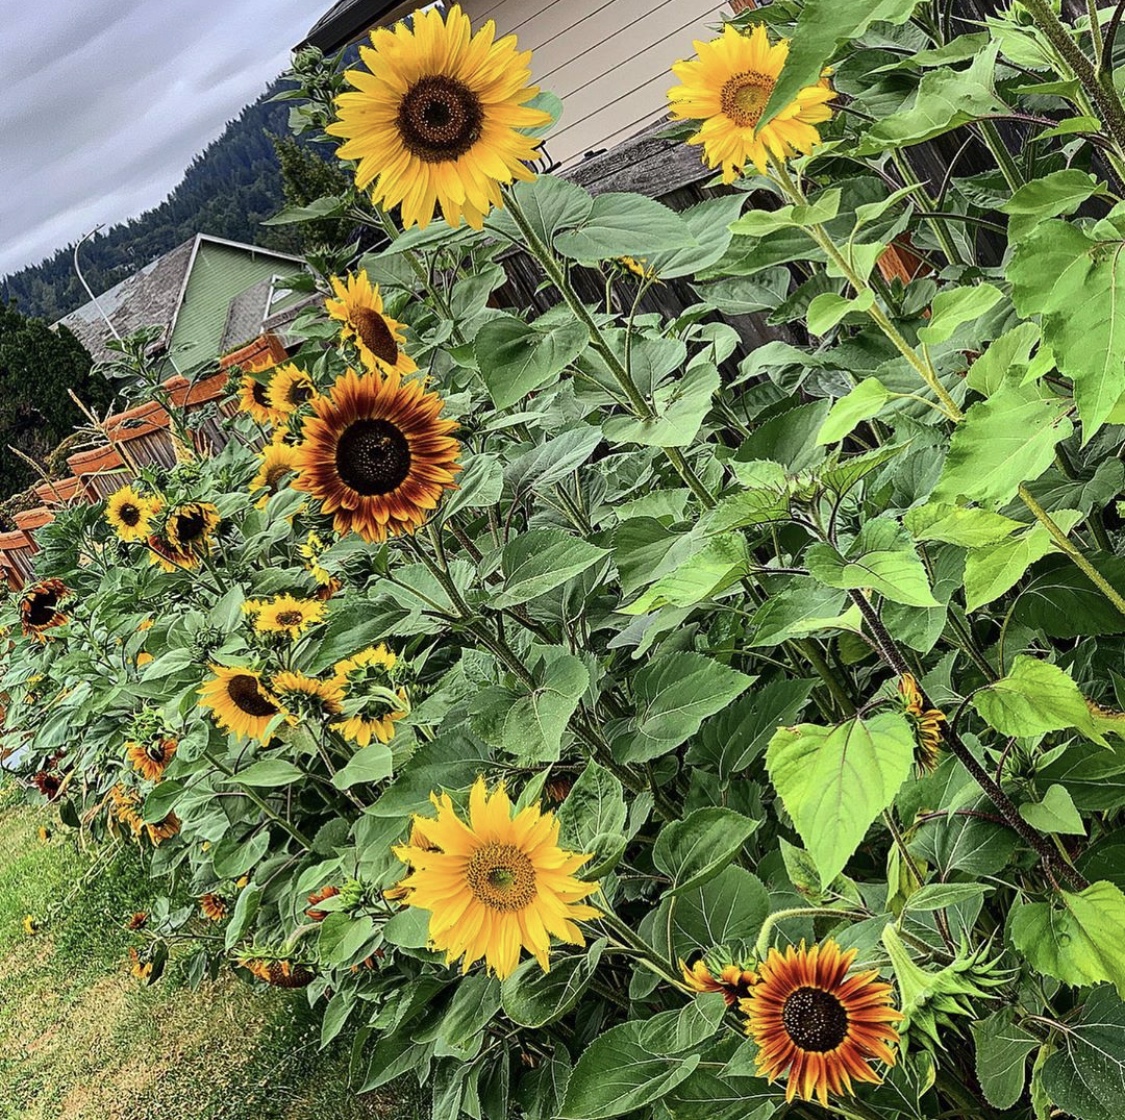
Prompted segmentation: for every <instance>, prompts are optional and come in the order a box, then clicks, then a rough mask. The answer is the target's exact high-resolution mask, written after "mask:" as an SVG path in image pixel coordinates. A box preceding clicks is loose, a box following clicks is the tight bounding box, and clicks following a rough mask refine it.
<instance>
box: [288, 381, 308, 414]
mask: <svg viewBox="0 0 1125 1120" xmlns="http://www.w3.org/2000/svg"><path fill="white" fill-rule="evenodd" d="M312 395H313V391H312V386H311V385H310V384H309V383H308V382H307V381H304V380H301V381H291V382H290V383H289V391H288V392H287V393H286V394H285V399H286V400H287V401H288V402H289V404H291V405H293V406H294V408H295V407H296V406H297V405H301V404H304V403H305V401H307V400H309V399H311V397H312Z"/></svg>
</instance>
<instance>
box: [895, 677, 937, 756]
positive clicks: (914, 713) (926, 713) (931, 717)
mask: <svg viewBox="0 0 1125 1120" xmlns="http://www.w3.org/2000/svg"><path fill="white" fill-rule="evenodd" d="M898 695H899V703H900V704H901V705H902V712H903V715H905V716H906V718H907V719H908V720H909V721H910V725H911V727H912V728H913V730H914V741H915V744H916V746H915V751H914V761H915V762H916V763H917V764H918V769H919V770H921V771H922V772H923V773H927V774H928V773H933V771H934V770H936V769H937V764H938V760H939V759H940V757H941V725H942V724H943V723H945V712H943V711H942V710H941V709H940V708H927V707H926V702H925V698H924V697H923V696H922V691H921V689H920V688H919V687H918V682H917V681H916V680H915V679H914V677H913V676H912V675H911V674H910V673H904V674H903V675H902V676H901V677H900V678H899V682H898Z"/></svg>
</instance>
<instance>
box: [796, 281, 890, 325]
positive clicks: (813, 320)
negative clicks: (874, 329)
mask: <svg viewBox="0 0 1125 1120" xmlns="http://www.w3.org/2000/svg"><path fill="white" fill-rule="evenodd" d="M874 301H875V293H874V292H873V291H872V290H871V289H870V288H869V289H867V290H865V291H864V292H862V293H861V294H860V295H858V296H856V297H855V298H854V299H848V298H847V297H846V296H841V295H838V294H837V293H836V292H822V293H821V294H820V295H818V296H817V297H816V299H814V300H813V301H812V303H810V304H809V306H808V310H806V312H805V321H806V323H807V324H808V328H809V330H810V331H811V332H812V333H813V334H827V333H828V332H829V331H830V330H832V328H833V327H835V326H837V325H838V324H839V323H840V320H841V319H843V318H844V316H845V315H847V314H848V312H849V311H866V310H867V309H868V308H869V307H870V306H871V305H872V303H874Z"/></svg>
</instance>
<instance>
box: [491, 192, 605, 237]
mask: <svg viewBox="0 0 1125 1120" xmlns="http://www.w3.org/2000/svg"><path fill="white" fill-rule="evenodd" d="M510 189H511V191H512V194H513V195H514V196H515V199H516V202H517V204H518V205H519V208H520V210H521V211H522V213H523V215H524V217H525V218H526V219H527V222H528V224H529V225H530V226H531V228H532V229H533V230H534V231H535V234H536V236H537V237H538V238H539V239H540V240H541V241H544V242H546V243H547V244H548V245H550V244H551V242H552V241H554V237H555V234H556V233H557V232H558V231H559V230H561V229H568V228H570V227H572V226H577V225H581V223H582V222H584V221H585V220H586V218H587V217H589V214H590V210H591V208H592V207H593V205H594V200H593V199H592V198H591V197H590V195H588V194H587V193H586V192H585V191H584V190H583V189H582V188H581V187H579V186H577V185H575V184H574V183H571V182H569V181H568V180H566V179H559V178H557V177H556V176H554V175H536V176H535V178H534V179H532V180H531V181H530V182H526V183H525V182H517V183H514V184H513V185H512V187H511V188H510ZM485 228H486V229H496V230H499V231H500V232H501V233H504V234H507V236H509V237H512V238H516V239H517V240H518V239H519V238H520V237H521V236H522V235H521V233H520V230H519V227H518V226H517V225H516V223H515V222H514V221H513V220H512V215H511V213H510V212H509V211H507V210H500V209H496V210H493V211H492V213H491V214H489V216H488V218H487V219H486V221H485Z"/></svg>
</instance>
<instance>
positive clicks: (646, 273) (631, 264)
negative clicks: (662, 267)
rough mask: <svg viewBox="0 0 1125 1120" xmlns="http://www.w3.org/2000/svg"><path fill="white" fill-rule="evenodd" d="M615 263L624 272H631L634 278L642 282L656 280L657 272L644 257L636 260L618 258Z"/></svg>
mask: <svg viewBox="0 0 1125 1120" xmlns="http://www.w3.org/2000/svg"><path fill="white" fill-rule="evenodd" d="M617 263H618V264H619V265H621V267H622V268H624V269H625V271H626V272H631V273H632V274H633V275H634V276H639V277H640V278H641V279H642V280H656V279H657V272H656V269H655V268H653V267H652V266H651V265H649V264H648V262H647V261H646V260H645V258H644V257H641V259H640V260H637V259H636V257H618V258H617Z"/></svg>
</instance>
